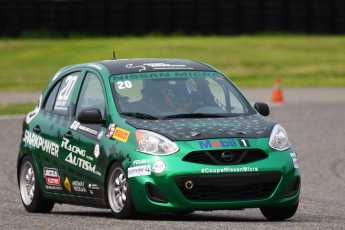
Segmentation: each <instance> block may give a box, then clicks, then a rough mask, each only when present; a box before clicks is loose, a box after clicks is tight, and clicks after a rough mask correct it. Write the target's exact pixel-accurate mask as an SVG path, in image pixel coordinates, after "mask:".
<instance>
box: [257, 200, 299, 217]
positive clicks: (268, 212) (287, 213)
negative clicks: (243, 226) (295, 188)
mask: <svg viewBox="0 0 345 230" xmlns="http://www.w3.org/2000/svg"><path fill="white" fill-rule="evenodd" d="M297 208H298V202H297V204H295V205H294V206H291V207H265V208H260V210H261V213H262V214H263V215H264V216H265V217H266V218H267V219H268V220H270V221H281V220H285V219H289V218H291V217H292V216H293V215H295V213H296V211H297Z"/></svg>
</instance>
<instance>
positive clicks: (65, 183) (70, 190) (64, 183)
mask: <svg viewBox="0 0 345 230" xmlns="http://www.w3.org/2000/svg"><path fill="white" fill-rule="evenodd" d="M63 185H64V186H65V188H66V189H67V191H68V192H72V188H71V184H70V183H69V180H68V177H66V179H65V181H64V182H63Z"/></svg>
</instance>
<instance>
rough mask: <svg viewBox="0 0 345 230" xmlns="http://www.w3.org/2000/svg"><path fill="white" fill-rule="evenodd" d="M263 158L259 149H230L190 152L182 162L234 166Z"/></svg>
mask: <svg viewBox="0 0 345 230" xmlns="http://www.w3.org/2000/svg"><path fill="white" fill-rule="evenodd" d="M265 158H267V154H266V153H265V152H264V151H262V150H261V149H230V150H209V151H195V152H190V153H188V154H187V155H186V156H185V157H184V158H183V159H182V160H183V161H187V162H193V163H199V164H208V165H236V164H245V163H250V162H254V161H258V160H262V159H265Z"/></svg>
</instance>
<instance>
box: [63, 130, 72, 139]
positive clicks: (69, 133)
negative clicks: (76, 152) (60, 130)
mask: <svg viewBox="0 0 345 230" xmlns="http://www.w3.org/2000/svg"><path fill="white" fill-rule="evenodd" d="M64 137H66V138H67V139H72V138H73V135H72V133H71V132H68V133H66V134H65V135H64Z"/></svg>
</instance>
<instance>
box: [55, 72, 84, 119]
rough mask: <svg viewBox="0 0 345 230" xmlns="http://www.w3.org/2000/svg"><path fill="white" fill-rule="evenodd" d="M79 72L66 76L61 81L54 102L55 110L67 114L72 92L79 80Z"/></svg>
mask: <svg viewBox="0 0 345 230" xmlns="http://www.w3.org/2000/svg"><path fill="white" fill-rule="evenodd" d="M78 76H79V72H76V73H72V74H70V75H68V76H66V77H65V78H64V79H62V81H61V86H60V88H59V92H58V94H57V98H56V100H55V104H54V112H58V113H61V114H67V110H68V106H69V104H70V101H71V96H72V92H73V89H74V86H75V83H76V82H77V78H78Z"/></svg>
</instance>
